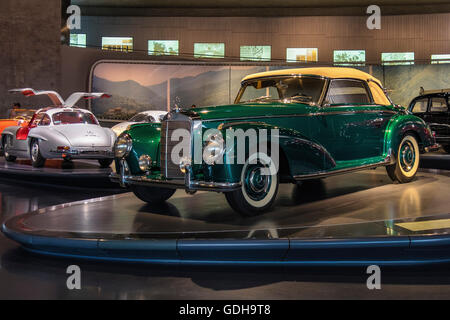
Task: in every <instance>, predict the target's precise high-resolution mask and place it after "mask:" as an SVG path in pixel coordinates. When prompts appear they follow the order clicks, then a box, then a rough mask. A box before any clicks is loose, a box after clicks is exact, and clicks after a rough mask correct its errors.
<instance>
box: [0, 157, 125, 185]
mask: <svg viewBox="0 0 450 320" xmlns="http://www.w3.org/2000/svg"><path fill="white" fill-rule="evenodd" d="M111 170H112V169H111V168H100V165H99V164H98V161H96V160H75V161H73V162H64V161H63V160H47V161H46V162H45V167H43V168H33V166H32V165H31V161H30V160H16V161H15V162H7V161H6V160H5V158H3V157H1V158H0V178H3V179H10V180H15V181H22V182H37V183H40V184H57V185H69V186H75V187H86V188H119V186H118V184H117V183H112V182H111V181H110V180H109V175H110V174H111Z"/></svg>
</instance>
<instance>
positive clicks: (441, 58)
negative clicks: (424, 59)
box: [431, 54, 450, 64]
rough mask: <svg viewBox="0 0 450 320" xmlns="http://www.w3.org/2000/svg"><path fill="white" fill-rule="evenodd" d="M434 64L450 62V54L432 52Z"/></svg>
mask: <svg viewBox="0 0 450 320" xmlns="http://www.w3.org/2000/svg"><path fill="white" fill-rule="evenodd" d="M431 63H432V64H441V63H450V54H432V55H431Z"/></svg>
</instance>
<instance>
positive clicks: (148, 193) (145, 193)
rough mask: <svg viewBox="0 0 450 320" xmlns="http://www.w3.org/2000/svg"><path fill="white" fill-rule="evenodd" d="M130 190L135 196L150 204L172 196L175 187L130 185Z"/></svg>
mask: <svg viewBox="0 0 450 320" xmlns="http://www.w3.org/2000/svg"><path fill="white" fill-rule="evenodd" d="M131 190H132V191H133V193H134V194H135V195H136V197H138V198H139V199H141V200H142V201H144V202H147V203H150V204H152V203H161V202H164V201H166V200H168V199H169V198H170V197H172V196H173V195H174V193H175V192H176V189H166V188H156V187H143V186H131Z"/></svg>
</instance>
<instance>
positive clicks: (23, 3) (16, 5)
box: [0, 0, 61, 117]
mask: <svg viewBox="0 0 450 320" xmlns="http://www.w3.org/2000/svg"><path fill="white" fill-rule="evenodd" d="M60 24H61V1H60V0H46V1H36V0H20V1H17V0H1V1H0V39H1V50H0V70H1V72H2V74H3V75H7V76H6V77H5V76H3V78H2V81H0V106H1V109H0V116H2V117H3V116H5V115H6V113H7V110H8V109H9V108H10V107H11V105H12V103H14V102H20V103H22V105H31V103H32V104H33V105H36V103H41V104H43V105H46V104H48V103H49V101H48V99H46V98H43V97H40V98H36V99H35V100H33V102H31V101H30V100H26V98H24V97H22V96H19V95H12V94H9V93H8V90H9V89H11V88H18V87H35V88H37V89H57V90H58V89H59V88H60V79H61V74H60V68H61V54H60V48H61V45H60Z"/></svg>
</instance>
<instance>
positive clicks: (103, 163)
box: [98, 159, 113, 169]
mask: <svg viewBox="0 0 450 320" xmlns="http://www.w3.org/2000/svg"><path fill="white" fill-rule="evenodd" d="M98 163H99V164H100V168H104V169H105V168H109V166H110V165H111V163H113V159H99V160H98Z"/></svg>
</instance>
